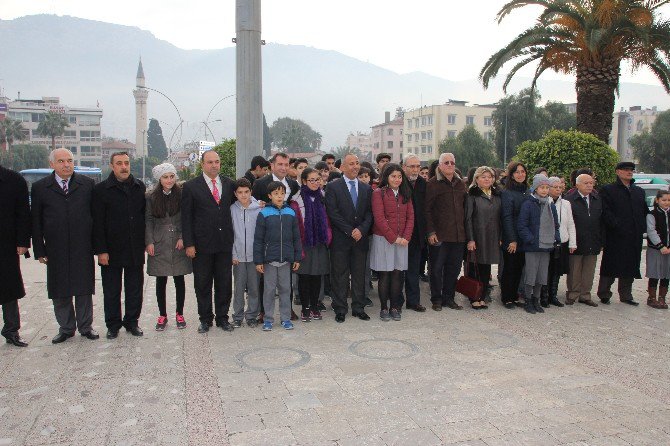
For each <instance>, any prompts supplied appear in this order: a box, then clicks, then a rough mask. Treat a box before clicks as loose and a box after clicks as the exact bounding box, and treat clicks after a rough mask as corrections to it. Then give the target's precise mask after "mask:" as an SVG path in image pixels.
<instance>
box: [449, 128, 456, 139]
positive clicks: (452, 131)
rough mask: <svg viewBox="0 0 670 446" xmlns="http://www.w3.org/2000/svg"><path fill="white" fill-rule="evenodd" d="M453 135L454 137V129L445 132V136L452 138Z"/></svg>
mask: <svg viewBox="0 0 670 446" xmlns="http://www.w3.org/2000/svg"><path fill="white" fill-rule="evenodd" d="M455 137H456V131H455V130H449V131H448V132H447V138H449V139H454V138H455Z"/></svg>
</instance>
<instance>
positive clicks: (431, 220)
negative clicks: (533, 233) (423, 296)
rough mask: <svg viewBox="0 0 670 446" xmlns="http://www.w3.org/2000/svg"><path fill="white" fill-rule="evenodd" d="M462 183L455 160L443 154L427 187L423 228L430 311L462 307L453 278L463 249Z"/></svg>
mask: <svg viewBox="0 0 670 446" xmlns="http://www.w3.org/2000/svg"><path fill="white" fill-rule="evenodd" d="M465 194H466V190H465V183H464V182H463V179H462V178H461V177H460V176H459V175H458V174H457V173H456V159H455V158H454V155H453V154H452V153H443V154H441V155H440V159H439V162H438V165H437V169H436V171H435V176H434V177H433V178H431V179H430V180H429V181H428V185H427V186H426V204H425V215H426V231H427V233H428V244H429V245H430V248H429V250H430V255H429V257H430V259H429V262H430V294H431V296H430V300H431V301H432V303H433V310H435V311H442V307H449V308H451V309H452V310H461V309H462V308H463V307H461V306H460V305H458V304H457V303H456V302H455V300H454V297H455V294H456V280H457V279H458V274H459V273H460V271H461V263H462V262H463V253H464V250H465Z"/></svg>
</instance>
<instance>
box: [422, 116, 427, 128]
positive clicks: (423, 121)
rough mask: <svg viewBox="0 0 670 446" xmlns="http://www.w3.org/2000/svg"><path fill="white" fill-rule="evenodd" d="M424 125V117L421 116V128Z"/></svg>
mask: <svg viewBox="0 0 670 446" xmlns="http://www.w3.org/2000/svg"><path fill="white" fill-rule="evenodd" d="M424 125H426V117H425V116H422V117H421V126H422V127H423V126H424Z"/></svg>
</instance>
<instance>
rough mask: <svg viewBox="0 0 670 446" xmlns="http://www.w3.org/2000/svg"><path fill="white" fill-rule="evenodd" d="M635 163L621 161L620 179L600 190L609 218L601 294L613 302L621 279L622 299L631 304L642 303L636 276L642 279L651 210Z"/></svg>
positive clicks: (600, 286) (620, 293)
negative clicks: (635, 292) (636, 175)
mask: <svg viewBox="0 0 670 446" xmlns="http://www.w3.org/2000/svg"><path fill="white" fill-rule="evenodd" d="M634 170H635V164H634V163H632V162H630V161H624V162H620V163H619V164H617V166H616V176H617V180H616V181H615V182H614V183H612V184H608V185H606V186H604V187H603V188H602V189H601V191H600V196H601V198H602V201H603V218H604V222H605V248H604V250H603V259H602V263H601V264H600V283H599V284H598V297H599V298H600V301H601V302H602V303H604V304H609V303H610V299H611V297H612V292H611V291H610V288H611V287H612V284H613V283H614V280H615V279H617V278H618V279H619V285H618V288H619V300H621V302H623V303H626V304H629V305H638V303H637V302H635V301H634V300H633V293H632V291H633V280H635V279H640V278H641V277H642V276H641V275H640V260H641V257H642V235H643V234H644V233H645V231H646V228H647V226H646V220H645V218H646V215H647V213H648V212H649V210H648V208H647V204H646V203H645V199H644V190H642V189H641V188H640V187H638V186H636V185H635V184H634V183H635V180H633V172H634Z"/></svg>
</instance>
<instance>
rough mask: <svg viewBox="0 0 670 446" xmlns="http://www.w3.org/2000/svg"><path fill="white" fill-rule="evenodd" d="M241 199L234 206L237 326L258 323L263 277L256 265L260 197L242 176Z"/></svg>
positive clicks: (237, 188)
mask: <svg viewBox="0 0 670 446" xmlns="http://www.w3.org/2000/svg"><path fill="white" fill-rule="evenodd" d="M235 197H237V201H235V202H234V203H233V204H231V205H230V215H231V217H232V220H233V230H234V233H235V241H234V242H233V277H234V280H235V296H234V298H233V326H235V327H236V328H239V327H241V326H242V321H243V320H244V319H246V320H247V325H248V326H249V327H255V326H256V325H258V322H257V320H256V317H257V316H258V311H259V283H260V276H259V274H258V271H256V265H255V264H254V234H255V233H256V220H257V219H258V214H259V213H260V211H261V207H260V204H259V203H258V200H256V199H255V198H254V197H252V196H251V182H249V180H247V179H246V178H240V179H239V180H237V181H236V183H235ZM244 290H246V291H247V311H246V312H245V311H244Z"/></svg>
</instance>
